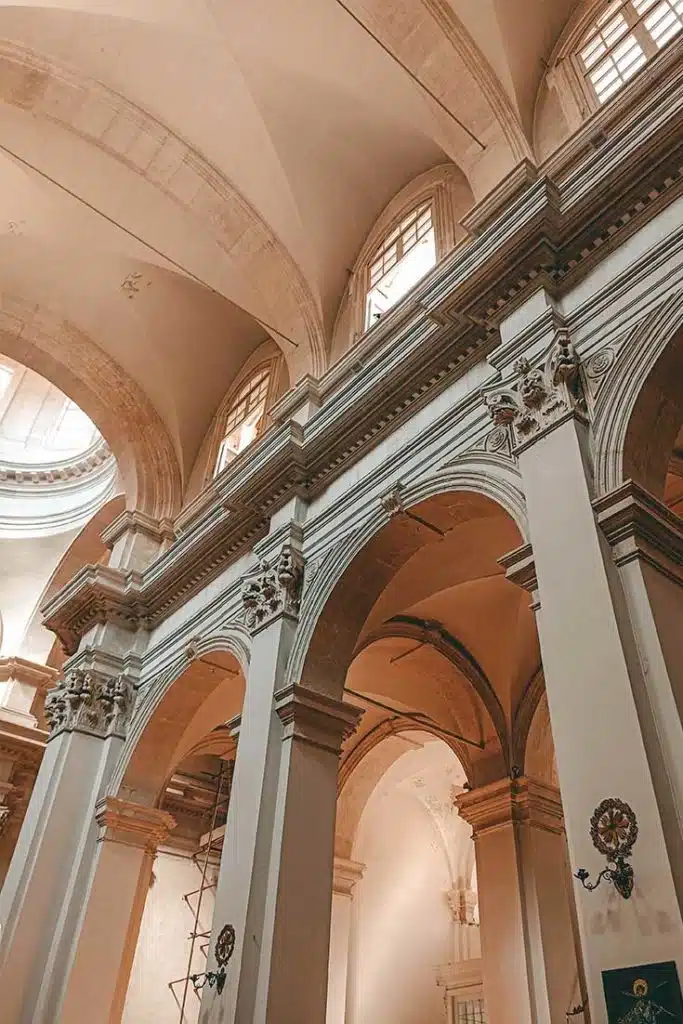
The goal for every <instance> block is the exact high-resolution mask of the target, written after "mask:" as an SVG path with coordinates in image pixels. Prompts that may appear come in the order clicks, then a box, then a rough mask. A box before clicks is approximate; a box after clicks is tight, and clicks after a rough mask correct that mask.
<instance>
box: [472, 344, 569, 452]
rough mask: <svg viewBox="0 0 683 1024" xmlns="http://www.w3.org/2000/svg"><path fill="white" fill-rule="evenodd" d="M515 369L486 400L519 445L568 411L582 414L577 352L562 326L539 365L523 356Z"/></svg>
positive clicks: (490, 409) (500, 423)
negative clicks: (509, 379) (509, 381)
mask: <svg viewBox="0 0 683 1024" xmlns="http://www.w3.org/2000/svg"><path fill="white" fill-rule="evenodd" d="M515 372H516V374H517V380H516V381H515V382H514V383H513V384H511V385H510V386H508V387H507V388H503V389H501V390H499V391H493V392H490V393H489V394H488V395H487V396H486V399H485V401H486V405H487V406H488V410H489V412H490V414H491V418H492V419H493V422H494V423H495V424H496V426H504V427H507V428H508V429H509V430H512V432H513V436H514V439H515V441H516V444H517V446H518V447H521V446H523V445H525V444H526V443H528V442H529V441H531V440H533V439H534V438H535V437H536V436H538V435H539V434H541V433H542V432H543V431H545V430H546V429H547V428H548V427H551V426H553V425H554V424H555V423H557V422H558V421H559V420H561V419H563V418H564V417H565V416H567V415H568V414H575V415H579V416H581V417H584V418H585V416H586V402H585V397H584V391H583V384H582V382H581V374H580V371H579V356H578V354H577V353H576V351H575V349H574V345H573V344H572V341H571V339H570V337H569V332H568V331H567V330H566V329H565V328H560V330H558V331H557V332H556V334H555V340H554V341H553V344H552V346H551V348H550V351H549V352H548V355H547V357H546V360H545V363H544V365H543V366H542V367H538V366H536V367H535V366H532V365H531V363H530V362H529V360H528V359H526V358H522V359H518V360H517V362H516V363H515Z"/></svg>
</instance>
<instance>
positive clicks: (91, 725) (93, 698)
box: [45, 668, 135, 739]
mask: <svg viewBox="0 0 683 1024" xmlns="http://www.w3.org/2000/svg"><path fill="white" fill-rule="evenodd" d="M134 704H135V686H134V685H133V683H132V681H131V680H130V679H129V678H127V676H125V675H119V676H107V675H104V674H103V673H101V672H97V671H96V670H94V669H82V668H75V669H71V670H70V671H68V672H67V673H66V674H65V675H64V676H63V677H62V679H60V681H59V682H58V683H57V685H56V686H55V687H54V688H53V689H51V690H48V693H47V696H46V698H45V717H46V719H47V722H48V725H49V727H50V739H52V738H53V737H54V736H56V735H57V734H58V733H61V732H87V733H90V734H91V735H93V736H100V737H102V738H104V737H106V736H121V737H124V736H125V735H126V730H127V728H128V723H129V722H130V719H131V716H132V713H133V706H134Z"/></svg>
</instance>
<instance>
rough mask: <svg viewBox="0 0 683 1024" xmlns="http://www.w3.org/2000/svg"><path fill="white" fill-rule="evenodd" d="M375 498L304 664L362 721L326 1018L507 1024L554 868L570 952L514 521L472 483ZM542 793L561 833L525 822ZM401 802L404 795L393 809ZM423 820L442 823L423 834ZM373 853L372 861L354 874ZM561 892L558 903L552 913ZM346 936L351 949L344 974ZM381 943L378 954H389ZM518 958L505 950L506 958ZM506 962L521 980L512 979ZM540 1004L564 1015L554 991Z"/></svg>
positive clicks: (348, 778) (352, 754)
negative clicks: (538, 903)
mask: <svg viewBox="0 0 683 1024" xmlns="http://www.w3.org/2000/svg"><path fill="white" fill-rule="evenodd" d="M385 505H388V506H389V507H390V508H391V511H392V513H393V514H392V515H391V518H390V521H389V522H388V523H387V522H386V521H385V524H384V525H383V526H382V527H381V528H379V529H378V530H377V532H375V533H374V535H373V536H372V537H371V538H370V539H369V540H368V541H367V542H366V543H365V544H364V545H363V546H362V547H361V548H360V550H358V551H357V553H356V554H355V557H352V559H351V561H350V562H348V561H347V568H346V569H345V571H343V572H342V573H341V579H340V580H339V582H338V583H337V585H336V587H333V588H332V591H331V593H330V594H329V596H328V597H327V600H326V601H325V602H324V605H323V608H322V612H321V613H320V615H319V616H318V618H317V621H316V623H315V626H314V627H313V628H312V635H311V639H310V643H309V645H308V649H307V653H306V656H305V657H304V658H303V663H302V665H301V670H300V678H301V681H302V684H303V685H304V686H307V687H309V688H311V689H318V690H323V691H324V692H325V693H328V694H331V695H334V696H341V695H342V694H343V696H344V700H346V701H348V702H351V703H354V704H356V705H357V706H358V707H360V708H363V710H364V714H363V717H362V719H361V722H360V724H359V726H358V728H357V730H356V733H355V734H354V736H353V737H352V738H351V739H350V740H347V743H346V746H345V748H344V752H343V762H342V770H341V794H340V797H339V802H338V807H337V828H336V851H335V852H336V864H337V871H338V874H339V875H340V878H339V880H338V881H335V901H336V904H339V902H340V900H341V899H342V896H343V895H344V891H345V890H344V887H345V886H346V888H347V889H348V888H349V884H348V876H349V874H350V875H351V876H352V879H353V876H354V874H355V881H353V884H352V886H351V889H352V892H351V898H352V903H353V901H355V900H358V908H356V909H353V910H352V913H351V914H349V913H348V911H347V912H346V916H344V913H343V907H342V908H341V909H340V908H339V907H338V908H337V918H340V919H341V920H342V922H344V921H345V920H346V921H347V922H350V923H347V924H346V925H345V924H343V923H342V924H341V925H340V924H339V923H338V922H335V919H334V917H333V921H332V944H331V956H330V975H329V979H330V985H329V990H328V999H329V1002H328V1020H327V1024H338V1022H339V1021H345V1022H346V1024H348V1022H349V1021H350V1022H352V1024H368V1022H370V1021H376V1020H392V1021H400V1022H402V1024H403V1022H405V1024H413V1022H414V1021H416V1020H418V1019H419V1020H420V1021H421V1022H422V1021H425V1022H429V1024H432V1021H433V1022H434V1024H436V1022H437V1021H443V1019H444V1002H445V1004H446V1007H447V1010H448V1014H449V1016H448V1020H449V1021H454V1022H458V1021H460V1020H465V1021H469V1020H473V1021H476V1022H479V1021H480V1020H486V1015H485V1014H486V1009H485V1005H484V1004H485V1002H486V1001H487V1000H488V999H489V998H490V999H491V1013H492V1016H493V1018H494V1019H503V1018H502V1017H500V1014H501V1012H504V1008H505V1005H506V1002H505V1000H506V999H507V1000H509V999H510V998H511V992H512V990H513V988H514V987H519V985H520V980H521V979H522V978H524V985H525V986H526V989H525V991H526V993H527V996H526V998H528V992H529V990H530V987H533V986H534V985H535V984H536V983H537V982H536V980H534V979H533V978H532V976H531V975H532V971H533V967H532V966H531V961H530V959H527V957H528V954H527V952H525V950H526V945H525V943H526V940H525V938H524V931H525V927H526V925H525V924H524V920H523V918H524V914H525V913H526V911H524V910H522V909H521V908H522V905H523V898H522V895H521V889H520V886H521V885H522V882H521V879H522V877H523V876H524V874H525V873H534V872H538V871H540V870H545V869H546V868H547V870H548V872H549V874H552V876H553V877H554V878H556V879H557V880H559V881H560V882H561V883H562V884H560V885H558V886H553V890H552V891H553V895H552V896H551V897H549V899H548V903H547V905H545V906H543V907H542V908H541V909H539V910H538V913H539V915H540V916H543V917H546V916H547V918H548V920H550V919H551V918H552V917H553V916H556V918H557V921H558V922H561V924H558V926H557V929H556V931H557V934H558V936H559V935H560V934H561V935H562V949H563V950H564V953H563V956H565V954H566V951H567V950H569V951H572V950H573V949H574V937H573V932H572V930H571V912H570V909H569V906H570V901H571V895H570V893H571V886H570V884H569V881H568V874H567V863H566V855H565V845H564V835H563V830H562V814H561V804H560V798H559V792H558V790H557V787H556V781H557V780H556V779H555V778H554V776H553V770H552V765H548V764H547V763H546V762H547V757H548V746H547V744H545V745H544V744H543V743H542V742H541V741H540V740H539V742H538V744H536V746H537V747H538V749H536V746H535V747H534V756H532V757H527V756H526V755H527V747H528V744H527V738H528V734H529V732H530V730H533V729H534V728H535V727H534V720H535V718H536V717H537V707H538V705H539V701H540V700H541V698H542V693H543V686H542V671H541V663H540V650H539V644H538V637H537V632H536V625H535V620H534V614H533V612H532V610H531V608H530V607H529V601H528V596H527V595H526V594H524V593H523V592H522V591H521V590H519V589H517V588H516V587H515V586H514V585H513V584H511V583H510V582H509V581H508V580H506V579H505V576H504V574H503V572H502V568H501V566H500V564H499V561H498V560H499V559H500V558H501V557H502V555H504V554H505V553H507V552H509V551H510V550H511V549H514V548H516V547H518V546H519V545H520V541H521V533H520V528H519V526H518V524H517V522H516V521H515V519H513V517H512V515H511V513H510V512H508V511H507V510H506V509H505V508H503V506H502V505H501V504H500V503H499V502H498V501H497V500H495V499H494V498H493V497H492V496H488V495H485V494H483V493H481V491H476V490H475V489H474V488H473V487H472V489H467V490H458V491H448V492H446V493H441V494H436V495H433V496H431V497H428V498H423V499H422V500H420V501H417V502H416V503H415V504H412V503H411V502H410V497H409V496H406V497H405V498H402V497H401V496H400V494H396V493H395V494H394V495H393V497H392V499H391V500H387V501H386V502H385ZM346 557H347V559H348V555H346ZM329 571H330V575H331V570H329ZM294 663H295V664H296V658H295V659H294ZM413 768H414V769H415V770H414V771H413V770H412V769H413ZM525 771H526V772H527V773H530V772H531V771H534V772H536V771H537V772H538V773H539V775H540V777H539V778H532V777H530V775H524V772H525ZM409 779H412V780H413V782H409V781H407V780H409ZM428 779H429V781H428ZM380 780H382V781H380ZM416 780H417V782H416V784H415V781H416ZM420 780H421V781H420ZM422 783H424V786H422ZM411 786H412V789H411ZM541 793H542V794H543V799H544V800H545V799H546V798H547V800H548V805H549V806H550V805H552V807H553V808H554V811H553V815H554V822H555V823H556V824H555V823H554V824H553V825H552V827H551V829H550V831H548V832H547V834H546V832H545V831H543V830H544V829H545V827H546V825H547V821H545V822H543V823H542V824H541V823H540V822H538V821H537V820H536V819H535V817H534V815H535V813H536V811H535V804H534V801H535V800H536V798H537V795H538V794H541ZM530 794H531V796H530ZM409 797H410V799H411V800H413V801H415V803H414V804H411V803H410V802H408V803H406V801H407V800H408V798H409ZM420 800H422V804H421V805H419V801H420ZM461 806H462V807H463V808H464V810H462V816H461V814H460V813H459V810H460V808H461ZM409 808H410V809H409ZM429 815H431V818H430V817H429ZM506 815H507V816H506ZM522 822H523V823H524V827H525V828H526V827H528V828H529V830H531V831H530V834H531V832H532V831H533V830H535V829H537V828H538V830H539V834H540V832H543V838H542V839H541V841H540V842H538V843H536V840H535V839H532V840H530V841H529V843H528V845H526V846H524V843H522V844H521V845H520V844H519V843H518V841H517V840H516V839H514V838H513V836H514V835H515V834H516V833H515V830H516V829H517V827H518V824H519V823H522ZM470 825H472V826H473V828H474V837H475V842H474V844H473V842H472V838H471V832H470ZM429 829H432V830H434V829H436V833H435V835H436V838H434V836H432V839H431V841H430V842H428V841H427V839H426V836H427V833H428V832H429ZM394 830H395V831H394ZM551 833H552V834H551ZM533 834H534V835H535V834H536V833H535V832H534V833H533ZM392 835H393V841H392V840H391V836H392ZM411 836H412V838H413V839H414V845H413V857H412V858H411V857H410V856H409V854H408V850H409V849H410V843H411ZM444 837H446V838H444ZM437 840H438V841H437ZM546 840H547V841H546ZM435 844H436V845H435ZM475 846H476V851H477V854H476V858H477V867H478V872H477V874H478V882H476V881H475V880H474V853H473V851H474V849H475ZM523 847H524V850H523V852H522V848H523ZM437 851H438V852H437ZM366 858H367V859H369V860H370V861H371V862H372V863H373V864H374V865H375V866H374V867H373V869H372V870H371V871H370V872H369V873H368V874H367V875H366V874H365V868H364V867H363V865H364V864H366ZM534 858H538V859H537V861H536V862H534ZM523 859H526V860H525V863H522V860H523ZM458 865H459V866H458ZM392 873H393V874H394V875H395V878H396V888H395V890H394V889H393V888H392V883H391V875H392ZM366 882H367V885H366ZM446 882H448V886H449V887H450V888H449V889H448V891H449V892H450V893H451V897H450V900H451V903H452V904H453V906H454V908H455V909H454V910H453V909H451V907H449V903H448V897H447V896H446V895H445V894H444V891H443V890H444V888H445V886H446ZM432 883H433V885H432ZM430 885H432V887H431V888H429V886H430ZM475 890H478V893H479V895H480V896H481V905H482V923H481V926H482V938H483V939H485V940H486V941H485V942H484V945H483V954H482V956H481V958H480V957H479V955H478V954H479V947H478V934H477V937H476V940H475V936H474V932H470V928H473V927H474V925H475V911H474V904H475V895H474V892H475ZM364 891H365V892H367V894H368V895H367V898H366V899H365V906H363V896H362V895H361V894H362V893H363V892H364ZM555 895H556V896H557V900H558V901H559V903H560V904H561V906H558V907H554V906H550V904H551V903H552V901H553V900H554V899H555ZM413 898H414V899H415V902H414V903H413V902H411V901H412V899H413ZM478 898H479V897H477V900H478ZM334 906H335V902H333V907H334ZM427 908H429V910H427ZM447 912H450V914H451V917H450V918H449V917H448V913H447ZM354 915H355V916H354ZM356 918H357V920H356ZM438 922H440V923H438ZM344 927H346V928H347V930H348V933H349V936H350V937H349V949H350V950H351V953H350V955H349V959H348V965H347V968H346V975H345V972H344V969H343V955H342V953H340V947H344V941H342V940H341V939H340V937H339V929H340V928H342V930H343V928H344ZM477 927H478V925H477ZM354 928H355V929H356V931H355V932H354ZM406 934H410V935H411V936H412V935H419V936H421V938H420V940H419V942H420V943H422V944H423V946H422V954H420V956H418V955H417V952H416V955H415V958H414V960H413V961H411V962H409V958H408V957H406V950H405V936H406ZM401 938H403V942H404V945H403V947H400V941H401ZM416 941H417V940H416ZM394 944H396V948H395V956H394V958H393V961H392V962H390V961H389V960H388V959H386V958H385V957H384V953H386V952H387V950H388V949H393V948H394ZM449 944H450V945H449ZM411 948H412V946H411ZM437 948H438V949H439V950H440V952H439V955H438V957H437V958H436V962H435V961H434V956H435V953H436V950H437ZM383 949H384V952H383ZM511 949H516V950H517V952H516V953H515V954H514V955H512V956H509V951H510V950H511ZM428 950H429V952H427V951H428ZM542 955H544V954H542ZM422 956H423V959H422ZM340 957H342V959H341V960H340ZM516 957H518V959H517V960H516V966H515V968H514V972H511V973H510V974H509V975H508V974H506V971H507V967H506V966H505V965H506V964H507V965H510V964H512V962H513V961H515V958H516ZM428 960H430V963H431V966H430V967H429V970H427V961H428ZM418 961H419V963H420V965H421V966H420V967H419V969H418V967H417V963H418ZM475 961H477V962H476V963H475ZM340 964H342V966H340ZM464 964H466V966H463V965H464ZM354 965H356V966H357V971H356V973H355V976H354ZM565 966H566V970H565V967H563V968H562V971H560V972H558V971H556V975H557V974H559V973H562V977H561V978H559V977H556V978H555V979H554V981H553V984H556V985H557V991H558V992H560V993H561V997H560V998H561V999H562V1000H563V1002H564V1003H565V1004H566V1005H567V1006H569V1001H570V999H571V998H572V996H573V995H575V991H574V990H575V989H576V986H577V978H578V971H577V967H576V958H575V955H574V954H573V953H572V955H571V956H565ZM437 967H439V970H438V971H435V968H437ZM526 972H528V974H527V973H526ZM513 973H514V974H515V977H514V978H513ZM565 975H566V976H565ZM342 983H343V984H342ZM538 984H539V985H541V984H542V985H545V984H546V981H545V979H544V980H543V981H542V982H538ZM548 984H550V983H548ZM439 986H440V989H439ZM342 988H343V990H344V992H345V996H344V1000H345V1001H344V1000H342V995H341V990H342ZM521 992H522V988H520V993H521ZM394 995H396V996H397V998H396V1000H395V1001H394ZM546 998H548V996H547V995H546ZM553 1000H554V1002H555V1005H557V1000H558V997H557V996H556V995H555V994H554V995H553ZM342 1002H343V1003H344V1012H345V1014H346V1017H343V1016H341V1015H340V1010H339V1006H340V1005H341V1003H342ZM507 1005H509V1004H507ZM494 1010H495V1012H494ZM467 1014H469V1016H467ZM496 1014H497V1016H496Z"/></svg>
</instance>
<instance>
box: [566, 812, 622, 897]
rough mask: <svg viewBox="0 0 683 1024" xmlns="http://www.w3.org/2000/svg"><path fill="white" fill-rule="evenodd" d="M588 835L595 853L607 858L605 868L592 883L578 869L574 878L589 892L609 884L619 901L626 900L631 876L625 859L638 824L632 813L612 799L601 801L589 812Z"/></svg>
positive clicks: (583, 871)
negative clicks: (589, 829)
mask: <svg viewBox="0 0 683 1024" xmlns="http://www.w3.org/2000/svg"><path fill="white" fill-rule="evenodd" d="M590 834H591V839H592V840H593V846H594V847H595V849H596V850H598V852H599V853H601V854H603V856H605V857H606V858H607V867H606V868H603V869H602V871H601V872H600V874H599V875H598V877H597V878H596V880H595V881H594V882H590V881H589V878H590V873H589V872H588V871H586V869H585V868H579V870H578V871H577V872H576V874H575V876H574V877H575V878H578V880H579V881H580V882H581V885H582V886H583V887H584V889H588V891H589V892H592V891H593V890H594V889H597V887H598V886H599V885H600V883H601V882H602V880H603V878H604V879H605V880H606V881H607V882H611V883H612V885H613V886H614V888H615V889H616V890H617V892H618V893H619V895H620V896H621V897H622V898H623V899H625V900H627V899H629V897H630V896H631V894H632V892H633V883H634V874H633V868H632V867H631V865H630V864H629V863H628V860H627V858H628V857H630V856H631V853H632V852H633V847H634V845H635V842H636V839H637V838H638V822H637V820H636V816H635V813H634V812H633V809H632V808H631V807H629V805H628V804H626V803H624V801H623V800H617V798H616V797H609V798H608V799H607V800H603V801H602V803H600V804H598V806H597V807H596V808H595V810H594V811H593V815H592V817H591V832H590Z"/></svg>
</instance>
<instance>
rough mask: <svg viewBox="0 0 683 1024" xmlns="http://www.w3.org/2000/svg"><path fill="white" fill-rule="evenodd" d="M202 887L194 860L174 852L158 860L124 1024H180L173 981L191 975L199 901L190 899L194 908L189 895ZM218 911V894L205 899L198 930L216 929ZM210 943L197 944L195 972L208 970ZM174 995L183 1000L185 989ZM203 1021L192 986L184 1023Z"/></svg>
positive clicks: (146, 909)
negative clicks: (186, 897)
mask: <svg viewBox="0 0 683 1024" xmlns="http://www.w3.org/2000/svg"><path fill="white" fill-rule="evenodd" d="M200 882H201V874H200V871H199V870H198V868H197V866H196V865H195V863H194V862H193V861H192V860H191V859H190V858H188V857H186V856H182V855H178V854H174V853H171V852H161V853H159V854H158V855H157V858H156V860H155V862H154V881H153V883H152V885H151V887H150V890H149V893H148V894H147V901H146V903H145V911H144V914H143V918H142V924H141V926H140V935H139V938H138V944H137V948H136V951H135V959H134V961H133V969H132V971H131V977H130V984H129V986H128V996H127V998H126V1004H125V1007H124V1011H123V1018H122V1024H160V1022H162V1021H163V1022H166V1021H168V1022H169V1024H170V1022H171V1021H177V1020H180V1008H179V1006H178V1004H177V1003H176V1001H175V999H174V997H173V995H172V993H171V990H170V989H169V982H171V981H174V980H175V979H178V978H183V977H184V976H185V975H186V974H187V972H188V967H187V965H188V957H189V954H190V940H189V938H188V936H189V934H190V932H191V931H192V929H193V924H194V912H195V910H196V906H197V896H196V894H195V895H193V896H190V898H189V899H190V906H188V903H187V902H186V901H185V900H184V899H183V894H185V893H189V892H191V891H192V890H193V889H196V888H197V887H198V886H199V884H200ZM213 906H214V897H213V890H208V891H207V892H205V893H204V897H203V900H202V912H201V916H200V920H199V924H198V926H197V930H198V931H208V930H210V928H211V922H212V919H213ZM191 908H192V909H191ZM206 941H207V940H205V939H199V940H198V941H197V944H196V946H195V953H194V957H193V961H192V971H193V972H197V973H201V972H202V971H204V970H205V969H206V959H205V957H204V956H203V955H202V953H201V951H200V949H199V947H200V945H201V944H204V943H206ZM173 991H174V992H175V993H176V995H177V996H178V998H179V999H180V1000H181V1001H182V995H183V985H175V986H174V988H173ZM198 1017H199V1000H198V999H197V997H196V996H195V995H194V992H193V991H192V985H191V984H190V987H189V991H188V996H187V1005H186V1009H185V1017H184V1024H196V1021H197V1019H198Z"/></svg>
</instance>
